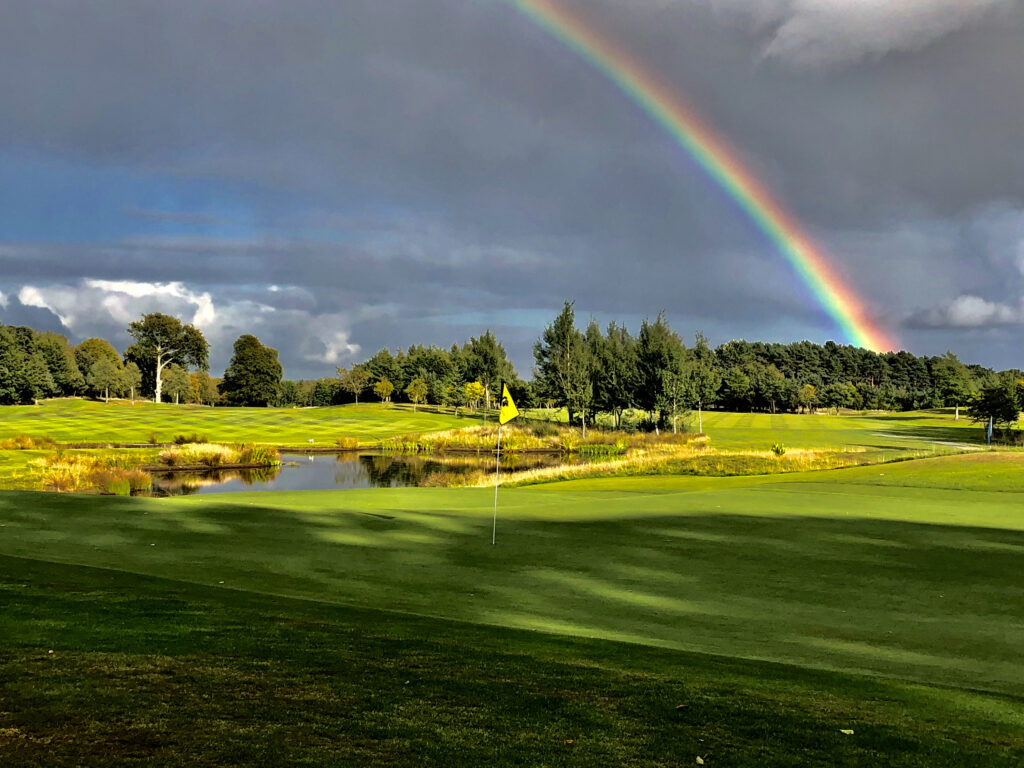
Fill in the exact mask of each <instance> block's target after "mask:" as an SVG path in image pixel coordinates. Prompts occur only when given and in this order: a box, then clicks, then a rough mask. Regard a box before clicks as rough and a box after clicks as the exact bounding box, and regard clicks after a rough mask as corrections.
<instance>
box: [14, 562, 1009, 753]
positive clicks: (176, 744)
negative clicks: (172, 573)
mask: <svg viewBox="0 0 1024 768" xmlns="http://www.w3.org/2000/svg"><path fill="white" fill-rule="evenodd" d="M0 574H2V575H0V599H2V600H3V603H4V606H5V610H4V613H3V616H2V618H0V622H2V623H0V626H2V627H3V629H4V630H5V637H7V638H8V639H7V640H6V641H5V642H4V643H3V646H2V649H0V654H2V655H0V670H2V672H3V674H2V675H0V700H2V701H3V702H4V707H3V710H2V711H0V759H2V760H3V761H4V764H5V765H18V766H23V767H24V768H32V767H33V766H47V768H52V767H53V766H93V765H114V764H117V765H132V764H138V765H142V764H159V765H167V766H221V765H223V766H229V765H230V766H261V767H262V766H275V765H394V766H421V765H441V764H448V765H494V766H514V765H550V766H676V765H694V764H696V758H697V757H701V759H703V760H704V761H705V764H706V765H710V766H714V765H723V766H737V767H742V766H751V767H752V766H758V767H762V766H768V767H771V766H812V765H814V766H822V765H829V766H861V765H886V766H918V767H921V766H939V765H941V766H960V765H963V766H967V765H970V766H1000V767H1003V766H1005V767H1006V768H1009V767H1010V766H1015V765H1018V764H1019V760H1020V759H1021V755H1022V754H1024V738H1022V737H1021V730H1020V727H1019V726H1020V722H1021V720H1020V705H1019V703H1017V702H1015V701H1012V700H1000V699H995V698H992V697H989V696H985V695H984V694H977V693H970V692H963V691H941V690H935V689H931V688H928V687H923V686H917V685H913V684H908V683H904V682H899V681H891V680H872V679H864V678H858V677H854V676H851V675H843V674H837V673H822V672H813V671H808V670H801V669H798V668H793V667H786V666H782V665H774V664H767V663H760V662H744V661H738V660H730V659H725V658H721V657H714V656H707V655H701V654H686V653H679V652H672V651H665V650H661V649H656V648H650V647H642V646H635V645H628V644H622V643H614V642H608V641H601V640H593V639H586V638H582V639H581V638H576V639H572V638H562V637H553V636H549V635H545V634H543V633H534V632H523V631H515V630H507V629H501V630H496V629H493V628H490V627H482V626H475V625H472V624H460V623H453V622H449V621H443V620H437V619H430V618H425V617H416V616H409V615H403V614H395V613H389V612H383V611H375V610H360V609H352V608H343V607H337V606H332V605H327V604H323V603H318V602H313V601H305V600H289V599H285V598H280V597H274V596H267V595H260V594H255V593H248V592H239V591H236V590H232V589H225V588H222V587H206V586H199V585H193V584H188V583H184V582H181V581H172V580H166V579H159V578H150V577H144V576H137V575H133V574H128V573H123V572H118V571H110V570H101V569H94V568H88V567H82V566H68V565H58V564H53V563H44V562H38V561H31V560H27V561H26V560H19V559H14V558H4V557H0ZM14 574H16V576H13V575H14ZM55 617H59V619H56V620H55ZM679 706H683V707H684V708H683V709H681V710H680V709H677V707H679ZM843 730H852V731H853V734H851V735H846V734H843V733H842V732H841V731H843Z"/></svg>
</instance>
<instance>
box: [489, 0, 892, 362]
mask: <svg viewBox="0 0 1024 768" xmlns="http://www.w3.org/2000/svg"><path fill="white" fill-rule="evenodd" d="M507 2H509V3H510V4H511V5H512V6H513V7H515V8H516V9H518V10H519V11H520V12H521V13H523V14H524V15H525V16H527V17H528V18H530V19H532V20H533V21H534V22H536V23H537V24H538V25H539V26H541V27H542V28H543V29H545V30H547V31H548V32H549V33H550V34H551V35H552V36H553V37H555V38H556V39H558V40H559V41H561V42H562V43H564V44H565V45H566V46H567V47H569V48H570V49H572V50H573V51H575V52H576V53H577V54H578V55H579V56H581V57H582V58H583V59H585V60H586V61H588V62H589V63H590V64H591V65H593V66H594V68H595V69H597V70H598V71H600V72H601V73H602V74H604V75H605V76H606V77H607V78H608V79H609V80H611V81H612V82H613V83H615V85H616V86H618V87H619V88H620V89H621V90H622V92H623V93H624V94H626V96H628V97H629V98H630V99H631V100H632V101H634V102H635V103H636V104H637V105H639V106H640V107H641V108H642V109H643V110H644V111H645V112H646V113H647V114H648V115H650V117H651V118H652V119H653V120H654V121H655V122H656V123H657V124H658V125H660V126H661V127H662V128H664V129H665V131H667V132H668V133H669V134H670V135H671V136H672V138H673V139H674V140H675V141H676V143H677V144H679V146H681V147H682V148H683V149H684V150H685V151H686V152H687V153H688V154H689V155H690V156H691V157H692V158H693V159H694V160H695V161H696V162H697V164H698V165H700V166H701V167H702V168H703V169H704V171H705V172H706V173H707V174H708V175H709V176H710V177H711V178H712V179H713V180H714V181H715V182H716V183H718V184H719V185H720V186H721V187H722V188H723V189H724V190H725V191H726V193H728V195H729V196H730V197H732V199H733V200H734V201H735V202H736V204H737V205H739V207H740V208H741V209H742V210H743V211H744V212H745V213H746V214H747V216H749V217H750V219H751V220H752V221H753V222H754V224H756V225H757V227H758V228H759V229H760V230H761V231H762V232H763V233H764V234H765V235H766V236H767V237H768V239H769V240H770V241H771V242H772V243H773V244H774V245H775V247H776V248H777V249H778V250H779V252H780V253H781V254H782V255H783V256H784V257H785V259H786V261H788V262H789V264H790V265H791V266H792V267H793V269H794V270H795V272H796V274H797V275H798V276H799V277H800V279H801V280H802V281H803V282H804V283H805V284H806V285H807V287H808V288H809V289H810V291H811V293H812V294H813V295H814V297H815V298H816V299H817V300H818V302H819V303H820V304H821V306H822V307H823V308H824V309H825V311H826V312H827V313H828V314H829V316H830V317H831V318H832V319H833V320H834V321H835V323H836V325H837V326H838V327H839V329H840V330H841V331H842V333H843V335H844V336H845V337H846V340H847V341H848V342H849V343H850V344H853V345H855V346H858V347H866V348H868V349H872V350H875V351H877V352H885V351H889V350H891V349H895V348H896V345H895V344H894V343H893V341H892V340H891V339H889V338H888V337H887V336H886V334H885V333H884V332H883V331H882V330H881V329H880V328H879V327H878V325H877V324H876V323H875V322H874V321H873V320H872V319H871V317H870V315H869V313H868V311H867V309H866V308H865V306H864V302H863V301H862V300H861V299H860V297H858V296H857V294H856V293H855V292H854V290H853V289H852V288H851V287H850V286H849V285H848V284H846V282H845V281H844V280H843V278H842V277H840V276H839V274H838V273H837V272H836V271H835V268H834V267H833V266H832V265H831V264H830V263H829V259H828V257H827V256H826V254H825V253H824V252H823V251H822V250H821V249H820V248H819V247H818V246H816V245H815V244H814V243H813V242H812V241H811V238H810V237H809V236H808V235H807V233H806V232H804V230H803V228H802V227H801V226H800V224H799V223H798V222H797V221H796V219H795V218H794V217H793V216H792V215H791V214H789V213H787V212H786V211H785V210H784V209H783V207H782V205H781V204H780V203H779V202H778V201H777V200H775V199H774V198H773V197H772V196H771V195H770V194H769V192H768V190H767V189H766V188H765V186H764V185H763V184H762V183H761V182H760V181H758V180H757V179H756V178H755V177H754V176H753V174H751V173H750V171H748V170H747V169H746V168H744V167H743V164H742V163H741V162H740V161H739V159H738V158H737V157H736V155H735V153H734V152H733V151H731V150H730V149H729V148H728V147H727V146H726V145H725V143H724V142H723V141H721V140H720V139H718V138H716V137H715V135H714V134H713V133H712V130H711V128H710V127H709V126H708V125H706V124H705V123H704V122H703V121H702V120H701V119H700V118H699V117H698V115H697V114H696V113H695V112H694V111H693V109H691V108H690V107H689V106H688V105H687V104H686V103H685V102H684V101H683V100H682V98H681V97H680V96H679V95H678V94H677V93H675V91H674V90H673V89H672V88H671V87H669V85H668V84H667V83H665V82H664V81H663V80H661V79H660V78H659V77H657V76H656V75H655V74H654V73H653V72H651V71H650V70H649V69H648V68H647V67H645V66H644V65H643V64H641V63H640V62H639V61H638V60H637V59H635V58H634V57H633V56H631V55H630V54H629V53H627V52H626V51H625V50H623V49H622V48H621V47H620V46H618V45H616V44H615V43H614V42H613V41H612V40H610V39H609V38H607V37H606V36H604V35H603V34H602V33H600V32H598V31H597V30H596V29H595V28H594V27H593V26H591V25H590V24H589V23H588V22H587V21H586V20H585V19H583V18H582V17H581V16H580V15H579V14H578V13H575V12H574V11H571V10H569V9H568V8H566V7H564V6H563V5H561V4H559V3H558V2H555V0H507Z"/></svg>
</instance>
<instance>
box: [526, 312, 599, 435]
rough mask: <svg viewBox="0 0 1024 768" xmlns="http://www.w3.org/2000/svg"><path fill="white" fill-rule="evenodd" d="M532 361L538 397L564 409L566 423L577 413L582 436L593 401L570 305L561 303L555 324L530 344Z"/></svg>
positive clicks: (588, 362) (585, 357)
mask: <svg viewBox="0 0 1024 768" xmlns="http://www.w3.org/2000/svg"><path fill="white" fill-rule="evenodd" d="M533 358H534V360H535V361H536V363H537V367H536V368H535V369H534V376H535V378H536V384H537V389H538V394H539V395H540V396H541V397H542V398H548V399H550V400H551V401H552V402H554V403H555V404H557V405H562V406H565V407H566V408H567V409H568V411H569V421H570V423H571V422H572V418H573V415H574V414H579V415H580V419H581V423H582V425H583V434H584V435H586V433H587V420H586V419H587V417H586V413H587V409H589V407H590V403H591V401H592V400H593V398H594V385H593V382H592V380H591V371H590V369H591V365H592V364H591V357H590V353H589V350H588V349H587V345H586V342H585V340H584V338H583V334H581V333H580V332H579V331H578V330H577V329H576V315H575V311H574V310H573V305H572V302H569V301H567V302H565V306H564V307H563V308H562V311H561V312H560V313H559V314H558V317H556V318H555V321H554V322H553V323H552V324H551V325H549V326H548V327H547V328H545V329H544V333H543V334H542V335H541V337H540V340H539V341H537V343H536V344H534V345H533Z"/></svg>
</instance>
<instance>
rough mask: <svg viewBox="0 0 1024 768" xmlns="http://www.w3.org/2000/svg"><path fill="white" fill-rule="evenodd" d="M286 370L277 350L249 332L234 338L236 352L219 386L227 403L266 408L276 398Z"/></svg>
mask: <svg viewBox="0 0 1024 768" xmlns="http://www.w3.org/2000/svg"><path fill="white" fill-rule="evenodd" d="M283 373H284V370H283V369H282V368H281V363H280V362H278V359H277V350H276V349H271V348H270V347H266V346H264V345H263V344H261V343H260V340H259V339H258V338H256V337H255V336H253V335H252V334H248V333H247V334H245V335H243V336H239V337H238V339H237V340H236V341H235V347H234V355H233V356H232V357H231V362H230V363H229V364H228V367H227V370H226V371H224V380H223V381H221V383H220V386H219V387H218V389H219V390H220V393H221V394H222V395H224V399H225V400H226V401H227V404H228V405H236V406H258V407H261V408H266V407H267V406H268V405H270V404H271V403H273V402H275V401H276V400H277V391H278V387H280V385H281V376H282V375H283Z"/></svg>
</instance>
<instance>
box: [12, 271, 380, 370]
mask: <svg viewBox="0 0 1024 768" xmlns="http://www.w3.org/2000/svg"><path fill="white" fill-rule="evenodd" d="M292 292H293V291H292V289H285V290H283V291H279V292H270V293H272V295H274V296H279V297H281V298H282V299H284V300H285V301H288V300H289V298H290V297H289V296H288V294H289V293H292ZM18 300H19V301H20V302H21V303H22V304H23V305H25V306H29V307H38V308H41V309H47V310H49V311H50V312H53V313H54V314H55V315H57V317H59V318H60V321H61V323H63V324H64V326H65V327H66V328H67V329H68V330H69V331H72V332H73V333H74V334H75V335H77V336H82V337H85V336H90V335H99V336H103V337H105V338H110V339H113V338H115V337H116V336H122V335H123V333H124V329H125V328H126V327H127V326H128V324H129V323H130V322H132V321H133V320H137V319H138V318H139V317H141V316H142V315H144V314H146V313H149V312H164V313H166V314H169V315H174V316H176V317H180V318H182V319H184V320H186V321H187V322H191V323H192V324H194V325H195V326H197V327H198V328H200V329H201V330H202V331H203V333H204V335H205V336H206V338H207V340H208V341H209V342H210V345H211V347H212V360H211V363H212V365H213V367H214V368H215V369H218V368H220V367H221V366H223V365H225V364H226V362H227V357H228V356H230V352H231V346H232V344H233V343H234V341H235V339H236V338H238V336H240V335H242V334H244V333H251V334H254V335H256V336H258V337H259V338H260V339H261V341H263V342H264V343H265V344H268V345H270V346H274V347H276V348H278V349H279V350H281V351H282V352H283V353H285V356H288V357H291V358H292V359H293V360H304V361H307V362H313V363H324V364H330V365H337V364H339V363H341V362H343V361H345V360H347V359H349V358H351V357H352V356H354V355H356V354H358V353H359V351H360V346H359V345H358V344H356V343H355V342H353V341H352V339H351V330H350V326H351V322H352V318H351V317H349V316H348V315H345V314H342V313H338V312H332V313H318V312H316V310H315V307H310V308H294V307H289V308H277V307H273V306H270V305H269V304H264V303H261V302H258V301H252V300H250V299H227V298H225V299H218V300H217V302H216V304H215V303H214V301H213V299H212V298H211V295H210V294H209V293H207V292H198V291H194V290H192V289H190V288H189V287H188V286H186V285H185V284H184V283H180V282H172V283H146V282H137V281H120V280H94V279H83V280H81V281H79V282H78V283H76V284H73V285H63V284H58V285H26V286H24V287H22V288H21V290H20V291H19V293H18ZM328 373H329V372H328Z"/></svg>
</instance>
